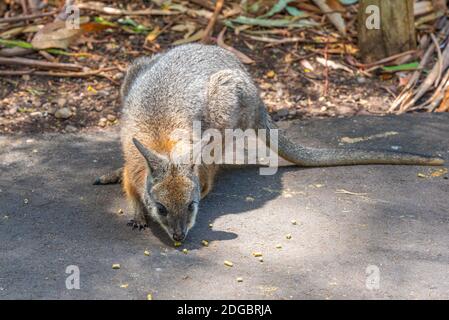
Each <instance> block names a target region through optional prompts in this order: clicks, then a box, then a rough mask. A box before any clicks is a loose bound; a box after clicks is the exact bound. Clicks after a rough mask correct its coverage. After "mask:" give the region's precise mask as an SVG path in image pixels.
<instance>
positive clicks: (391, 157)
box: [259, 106, 444, 167]
mask: <svg viewBox="0 0 449 320" xmlns="http://www.w3.org/2000/svg"><path fill="white" fill-rule="evenodd" d="M259 109H260V111H259V112H260V117H259V128H260V129H266V132H267V136H266V137H265V141H266V142H267V145H268V146H270V134H269V131H270V130H272V129H278V127H277V126H276V125H275V124H274V123H273V121H272V120H271V117H270V115H269V114H268V113H267V111H266V110H265V106H261V107H260V108H259ZM277 149H278V150H277V152H278V154H279V156H281V157H282V158H284V159H285V160H288V161H290V162H292V163H295V164H297V165H299V166H304V167H327V166H344V165H357V164H409V165H429V166H438V165H442V164H444V160H443V159H441V158H438V157H432V156H426V155H419V154H412V153H405V152H393V151H374V150H361V149H346V148H345V149H316V148H306V147H303V146H301V145H298V144H295V143H293V142H292V141H290V140H289V139H287V138H286V137H285V135H284V134H283V133H282V132H281V131H280V130H279V131H278V145H277Z"/></svg>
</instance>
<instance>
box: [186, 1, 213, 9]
mask: <svg viewBox="0 0 449 320" xmlns="http://www.w3.org/2000/svg"><path fill="white" fill-rule="evenodd" d="M190 2H193V3H194V4H197V5H199V6H201V7H204V8H206V9H209V10H214V9H215V7H214V5H213V4H212V3H210V2H209V1H207V0H190Z"/></svg>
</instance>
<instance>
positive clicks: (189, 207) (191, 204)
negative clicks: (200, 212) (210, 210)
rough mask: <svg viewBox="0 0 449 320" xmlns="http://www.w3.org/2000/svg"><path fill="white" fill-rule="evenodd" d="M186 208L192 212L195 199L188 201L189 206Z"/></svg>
mask: <svg viewBox="0 0 449 320" xmlns="http://www.w3.org/2000/svg"><path fill="white" fill-rule="evenodd" d="M187 209H188V210H189V211H190V212H192V211H193V210H195V201H192V202H190V203H189V206H188V207H187Z"/></svg>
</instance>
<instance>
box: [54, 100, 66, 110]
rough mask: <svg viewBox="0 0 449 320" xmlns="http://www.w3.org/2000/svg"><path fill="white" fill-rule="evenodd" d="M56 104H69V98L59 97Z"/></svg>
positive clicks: (61, 105)
mask: <svg viewBox="0 0 449 320" xmlns="http://www.w3.org/2000/svg"><path fill="white" fill-rule="evenodd" d="M56 104H57V105H58V107H60V108H64V107H65V105H66V104H67V99H65V98H59V99H58V100H57V101H56Z"/></svg>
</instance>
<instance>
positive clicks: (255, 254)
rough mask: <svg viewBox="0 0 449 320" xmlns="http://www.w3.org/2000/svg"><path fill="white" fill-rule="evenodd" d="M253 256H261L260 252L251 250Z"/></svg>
mask: <svg viewBox="0 0 449 320" xmlns="http://www.w3.org/2000/svg"><path fill="white" fill-rule="evenodd" d="M253 256H255V257H256V258H259V257H262V252H253Z"/></svg>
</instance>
